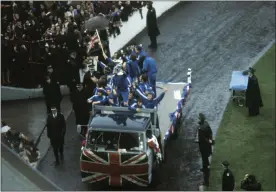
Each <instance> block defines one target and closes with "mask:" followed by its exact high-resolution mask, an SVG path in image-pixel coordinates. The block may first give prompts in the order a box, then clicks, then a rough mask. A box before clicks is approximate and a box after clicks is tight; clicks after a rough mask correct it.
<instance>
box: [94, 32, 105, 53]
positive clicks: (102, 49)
mask: <svg viewBox="0 0 276 192" xmlns="http://www.w3.org/2000/svg"><path fill="white" fill-rule="evenodd" d="M96 33H97V36H98V38H99V41H100V46H101V49H102V52H103V55H106V54H105V52H104V48H103V44H102V41H101V37H100V35H99V32H98V29H96Z"/></svg>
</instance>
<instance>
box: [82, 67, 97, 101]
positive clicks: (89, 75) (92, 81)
mask: <svg viewBox="0 0 276 192" xmlns="http://www.w3.org/2000/svg"><path fill="white" fill-rule="evenodd" d="M88 68H89V71H87V72H86V73H85V75H84V78H83V84H84V89H85V92H86V97H87V98H89V97H91V96H93V95H94V93H93V92H94V89H95V88H96V86H97V81H98V78H99V75H98V74H97V72H96V71H95V67H94V65H93V64H90V65H89V66H88Z"/></svg>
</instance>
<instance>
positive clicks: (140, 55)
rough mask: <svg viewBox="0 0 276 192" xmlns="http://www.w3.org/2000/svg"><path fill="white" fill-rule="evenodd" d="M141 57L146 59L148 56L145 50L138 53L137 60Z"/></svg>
mask: <svg viewBox="0 0 276 192" xmlns="http://www.w3.org/2000/svg"><path fill="white" fill-rule="evenodd" d="M142 56H145V57H147V56H148V54H147V53H146V52H145V50H143V49H142V50H141V51H140V52H139V53H138V59H139V58H140V57H142Z"/></svg>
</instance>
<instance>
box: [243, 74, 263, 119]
mask: <svg viewBox="0 0 276 192" xmlns="http://www.w3.org/2000/svg"><path fill="white" fill-rule="evenodd" d="M246 106H247V107H248V109H249V115H252V116H254V115H259V108H260V107H263V101H262V97H261V91H260V87H259V83H258V79H257V77H256V76H255V75H252V77H249V79H248V85H247V90H246Z"/></svg>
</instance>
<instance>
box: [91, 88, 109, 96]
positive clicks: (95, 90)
mask: <svg viewBox="0 0 276 192" xmlns="http://www.w3.org/2000/svg"><path fill="white" fill-rule="evenodd" d="M98 89H103V88H98V87H96V88H95V89H94V91H93V92H94V95H97V94H98ZM103 94H104V95H107V93H106V91H104V93H103Z"/></svg>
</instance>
